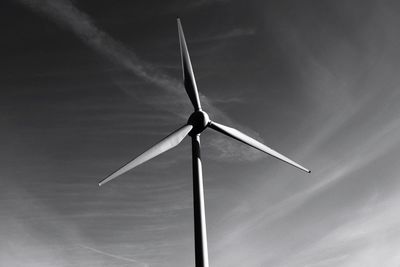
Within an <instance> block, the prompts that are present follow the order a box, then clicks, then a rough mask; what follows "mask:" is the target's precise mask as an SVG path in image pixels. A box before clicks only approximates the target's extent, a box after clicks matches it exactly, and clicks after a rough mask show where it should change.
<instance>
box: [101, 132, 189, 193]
mask: <svg viewBox="0 0 400 267" xmlns="http://www.w3.org/2000/svg"><path fill="white" fill-rule="evenodd" d="M192 128H193V126H192V125H185V126H182V127H181V128H179V129H178V130H176V131H174V132H173V133H171V134H170V135H168V136H167V137H165V138H164V139H163V140H161V141H160V142H158V143H157V144H155V145H154V146H152V147H151V148H150V149H148V150H147V151H145V152H143V153H142V154H140V155H139V156H138V157H136V158H135V159H134V160H132V161H130V162H128V163H127V164H126V165H124V166H123V167H122V168H120V169H118V170H117V171H115V172H114V173H112V174H110V175H109V176H108V177H107V178H105V179H104V180H102V181H101V182H100V183H99V186H102V185H103V184H105V183H107V182H109V181H111V180H113V179H115V178H117V177H118V176H120V175H122V174H124V173H125V172H127V171H129V170H131V169H133V168H135V167H136V166H138V165H140V164H142V163H144V162H146V161H148V160H150V159H152V158H154V157H156V156H158V155H160V154H162V153H163V152H165V151H167V150H169V149H171V148H173V147H175V146H177V145H178V144H179V143H180V142H181V141H182V140H183V138H185V137H186V136H187V135H188V133H189V132H190V130H192Z"/></svg>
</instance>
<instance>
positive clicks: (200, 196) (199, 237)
mask: <svg viewBox="0 0 400 267" xmlns="http://www.w3.org/2000/svg"><path fill="white" fill-rule="evenodd" d="M192 160H193V209H194V249H195V259H196V267H209V266H208V247H207V230H206V215H205V207H204V188H203V171H202V166H201V157H200V134H196V135H194V136H192Z"/></svg>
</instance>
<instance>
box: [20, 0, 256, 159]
mask: <svg viewBox="0 0 400 267" xmlns="http://www.w3.org/2000/svg"><path fill="white" fill-rule="evenodd" d="M18 1H19V2H20V3H22V4H24V5H26V6H29V7H30V8H31V9H33V10H34V11H36V12H39V13H42V14H45V15H46V16H49V17H50V18H52V19H53V20H54V21H55V22H56V23H58V24H59V25H60V26H62V27H65V28H67V29H69V30H70V31H72V32H73V33H74V34H75V35H76V36H77V37H79V38H80V39H81V40H82V41H83V42H84V43H85V44H87V45H88V46H89V47H91V48H92V49H94V50H95V51H97V52H98V53H100V54H101V55H103V56H104V57H106V58H108V59H109V60H111V61H113V62H114V63H116V64H119V65H121V66H123V67H124V68H125V69H127V70H129V71H130V72H132V73H133V74H134V75H136V76H137V77H140V78H142V79H143V80H144V81H146V82H149V83H151V84H154V85H156V86H157V87H158V88H160V89H163V90H165V92H166V93H167V96H165V95H164V96H162V97H163V98H162V99H158V98H157V97H154V99H153V100H152V101H151V102H150V104H153V105H154V106H156V107H157V108H163V109H165V110H167V111H169V112H172V113H174V114H175V115H177V116H179V117H181V118H184V119H185V120H186V118H187V117H186V116H185V115H184V114H185V113H186V114H189V113H190V110H191V107H190V104H189V100H188V97H187V96H186V93H185V90H184V88H183V85H182V82H181V81H178V80H176V79H174V78H173V77H171V76H169V75H167V74H165V73H163V72H162V71H161V70H160V69H157V68H156V67H155V65H153V64H151V63H149V62H146V61H144V60H141V59H139V57H138V56H137V55H136V54H135V53H134V52H133V51H132V50H130V49H128V48H127V47H125V46H124V45H123V44H122V43H120V42H119V41H117V40H115V39H114V38H113V37H112V36H110V35H109V34H108V33H107V32H105V31H103V30H101V29H100V28H98V27H97V26H96V24H95V23H94V21H93V20H92V19H91V18H90V16H89V15H88V14H86V13H84V12H83V11H81V10H79V9H78V8H77V7H76V6H75V5H74V4H73V2H71V1H69V0H18ZM240 34H251V31H249V30H241V29H236V30H233V31H232V32H229V33H227V34H225V35H224V36H220V37H218V38H227V37H234V36H238V35H240ZM116 84H117V85H118V86H119V87H120V89H122V90H123V91H124V92H125V93H127V94H129V95H132V96H135V92H134V91H132V90H131V89H130V88H127V87H125V86H123V85H122V84H120V83H116ZM200 99H201V102H202V105H203V107H204V109H205V110H207V112H209V114H210V115H212V118H216V119H217V121H221V122H222V123H228V125H237V124H236V123H233V122H232V120H231V119H230V118H229V117H228V116H227V115H226V114H225V113H224V112H222V111H221V110H220V109H219V108H217V107H216V106H215V105H214V104H213V103H212V102H211V101H210V100H209V99H208V98H207V97H206V96H205V95H203V94H201V93H200ZM239 128H242V129H243V128H244V129H245V131H244V132H246V133H248V134H249V135H252V136H256V137H257V136H258V134H257V133H256V132H255V131H252V130H250V129H248V128H246V127H241V126H239ZM215 138H217V140H216V141H215V142H213V143H212V147H213V148H214V150H215V151H216V152H217V153H215V157H214V158H216V159H223V156H224V155H226V154H235V152H237V153H236V154H237V156H236V157H230V158H229V159H230V160H233V161H235V160H256V159H259V158H260V156H259V155H260V154H259V153H258V152H256V151H255V150H254V149H253V148H250V147H238V146H236V141H234V140H229V139H228V140H227V139H226V138H225V137H224V136H221V135H216V137H215ZM258 139H260V138H258ZM220 143H226V144H229V145H227V146H220V145H218V144H220ZM243 151H245V153H243ZM225 160H226V159H225Z"/></svg>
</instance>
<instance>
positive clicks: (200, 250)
mask: <svg viewBox="0 0 400 267" xmlns="http://www.w3.org/2000/svg"><path fill="white" fill-rule="evenodd" d="M177 23H178V33H179V42H180V50H181V59H182V70H183V83H184V86H185V89H186V93H187V95H188V96H189V99H190V101H191V102H192V104H193V107H194V112H193V113H192V114H191V115H190V117H189V119H188V121H187V123H186V124H185V125H183V126H182V127H180V128H179V129H177V130H175V131H174V132H172V133H171V134H170V135H168V136H167V137H165V138H164V139H162V140H161V141H160V142H158V143H157V144H155V145H154V146H153V147H151V148H150V149H148V150H147V151H145V152H144V153H142V154H140V155H139V156H138V157H136V158H135V159H133V160H132V161H130V162H128V163H127V164H126V165H124V166H123V167H121V168H120V169H118V170H117V171H115V172H114V173H112V174H111V175H109V176H108V177H106V178H105V179H104V180H102V181H101V182H100V183H99V185H100V186H101V185H104V184H105V183H107V182H109V181H111V180H113V179H115V178H117V177H118V176H120V175H122V174H124V173H125V172H127V171H129V170H131V169H133V168H134V167H136V166H138V165H140V164H142V163H144V162H146V161H148V160H150V159H152V158H154V157H156V156H158V155H160V154H161V153H163V152H165V151H167V150H169V149H171V148H173V147H175V146H177V145H178V144H179V143H180V142H181V141H182V140H183V139H184V138H185V137H186V136H187V135H189V136H190V137H191V138H192V161H193V163H192V164H193V209H194V242H195V263H196V267H208V266H209V265H208V248H207V233H206V216H205V208H204V188H203V172H202V165H201V157H200V134H201V133H202V132H203V131H204V130H205V129H206V128H211V129H213V130H215V131H217V132H220V133H223V134H225V135H227V136H229V137H232V138H234V139H236V140H238V141H240V142H242V143H245V144H247V145H249V146H251V147H254V148H256V149H258V150H260V151H262V152H264V153H266V154H269V155H271V156H273V157H275V158H277V159H279V160H282V161H284V162H286V163H288V164H290V165H293V166H294V167H296V168H298V169H300V170H303V171H305V172H308V173H310V171H309V170H308V169H306V168H304V167H303V166H301V165H300V164H298V163H296V162H294V161H293V160H291V159H289V158H287V157H285V156H283V155H282V154H280V153H278V152H276V151H275V150H273V149H271V148H269V147H267V146H266V145H264V144H262V143H260V142H258V141H257V140H255V139H253V138H251V137H249V136H247V135H246V134H244V133H242V132H240V131H238V130H236V129H234V128H231V127H228V126H224V125H222V124H219V123H216V122H214V121H211V120H210V118H209V117H208V115H207V113H206V112H204V111H203V110H202V108H201V103H200V98H199V93H198V91H197V85H196V80H195V78H194V73H193V69H192V63H191V62H190V57H189V52H188V48H187V45H186V40H185V36H184V34H183V30H182V25H181V22H180V19H179V18H178V19H177Z"/></svg>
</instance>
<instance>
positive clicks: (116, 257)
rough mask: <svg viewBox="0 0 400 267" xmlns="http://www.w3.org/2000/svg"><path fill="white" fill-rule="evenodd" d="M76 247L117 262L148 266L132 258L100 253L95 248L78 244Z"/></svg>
mask: <svg viewBox="0 0 400 267" xmlns="http://www.w3.org/2000/svg"><path fill="white" fill-rule="evenodd" d="M78 246H79V247H82V248H85V249H88V250H91V251H93V252H96V253H99V254H101V255H104V256H108V257H112V258H114V259H118V260H122V261H128V262H134V263H139V264H140V265H142V266H145V267H149V266H150V265H149V264H147V263H144V262H140V261H138V260H135V259H132V258H127V257H124V256H118V255H114V254H111V253H108V252H104V251H101V250H98V249H95V248H92V247H88V246H84V245H80V244H78Z"/></svg>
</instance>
